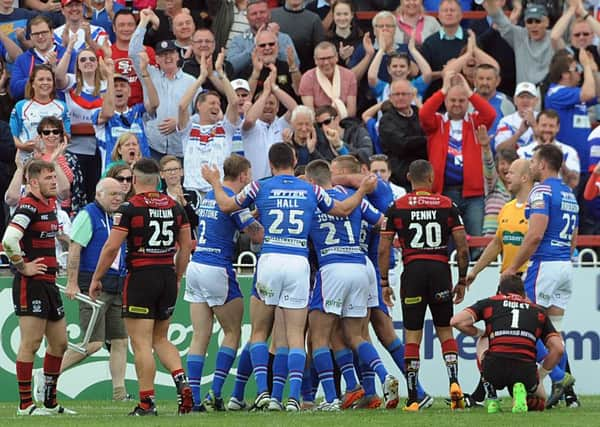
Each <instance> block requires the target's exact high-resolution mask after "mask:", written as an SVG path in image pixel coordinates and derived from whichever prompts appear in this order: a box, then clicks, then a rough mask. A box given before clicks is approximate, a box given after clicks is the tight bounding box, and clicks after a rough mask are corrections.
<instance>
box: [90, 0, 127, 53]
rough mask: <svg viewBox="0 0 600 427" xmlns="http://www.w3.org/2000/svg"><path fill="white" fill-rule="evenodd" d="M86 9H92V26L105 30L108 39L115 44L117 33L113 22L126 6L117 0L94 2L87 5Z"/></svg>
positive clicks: (95, 0) (98, 0) (96, 0)
mask: <svg viewBox="0 0 600 427" xmlns="http://www.w3.org/2000/svg"><path fill="white" fill-rule="evenodd" d="M85 7H86V8H90V7H91V10H90V11H88V13H91V15H92V19H91V20H90V24H92V25H95V26H97V27H102V28H104V31H106V34H108V39H109V40H110V42H111V43H114V42H115V32H114V30H113V21H114V19H115V15H116V14H117V13H118V12H119V11H120V10H123V9H124V8H125V6H124V5H122V4H121V3H119V2H117V1H115V0H94V1H92V2H90V3H86V4H85Z"/></svg>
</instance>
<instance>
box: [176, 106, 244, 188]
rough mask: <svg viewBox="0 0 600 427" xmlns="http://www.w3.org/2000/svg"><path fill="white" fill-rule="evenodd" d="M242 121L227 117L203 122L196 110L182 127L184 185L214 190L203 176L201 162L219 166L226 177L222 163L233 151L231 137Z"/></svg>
mask: <svg viewBox="0 0 600 427" xmlns="http://www.w3.org/2000/svg"><path fill="white" fill-rule="evenodd" d="M238 125H239V123H236V124H232V123H231V122H230V121H229V120H227V118H224V119H223V120H221V121H219V122H217V123H215V124H212V125H200V117H199V116H198V115H197V114H194V115H193V116H192V117H191V118H190V121H189V122H188V124H187V126H186V127H185V129H183V130H180V131H179V133H180V135H181V141H182V144H183V186H184V187H185V188H190V189H194V190H198V191H201V192H203V193H207V192H209V191H210V190H211V186H210V184H209V183H208V182H206V181H205V180H204V178H202V165H204V164H211V165H215V166H217V167H218V168H219V171H220V173H221V179H223V163H224V162H225V159H226V158H227V157H229V155H230V154H231V138H232V136H233V134H234V133H235V128H236V127H237V126H238Z"/></svg>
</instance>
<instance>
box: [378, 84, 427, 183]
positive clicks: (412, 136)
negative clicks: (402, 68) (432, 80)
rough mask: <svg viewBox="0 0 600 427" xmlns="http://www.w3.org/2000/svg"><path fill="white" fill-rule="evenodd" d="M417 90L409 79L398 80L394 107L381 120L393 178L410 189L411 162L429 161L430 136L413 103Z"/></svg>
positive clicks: (392, 99) (392, 93) (383, 145)
mask: <svg viewBox="0 0 600 427" xmlns="http://www.w3.org/2000/svg"><path fill="white" fill-rule="evenodd" d="M413 97H414V89H413V87H412V86H411V85H410V83H409V82H408V80H397V81H395V82H393V83H392V85H391V87H390V102H391V104H392V108H390V109H389V110H387V111H386V112H384V113H383V116H382V117H381V120H380V121H379V140H380V143H381V148H382V149H383V152H384V153H385V154H387V156H388V158H389V159H390V163H391V168H392V178H391V181H392V182H393V183H394V184H396V185H400V186H402V187H404V188H407V189H409V188H410V183H409V182H408V179H407V178H406V173H407V172H408V165H410V163H411V162H412V161H413V160H417V159H425V160H427V139H426V138H425V133H424V132H423V129H421V124H420V123H419V112H418V110H417V108H416V107H414V106H413V105H411V102H412V99H413Z"/></svg>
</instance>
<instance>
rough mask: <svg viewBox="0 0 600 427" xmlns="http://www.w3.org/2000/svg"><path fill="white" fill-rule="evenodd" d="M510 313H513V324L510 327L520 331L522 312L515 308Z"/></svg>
mask: <svg viewBox="0 0 600 427" xmlns="http://www.w3.org/2000/svg"><path fill="white" fill-rule="evenodd" d="M510 312H511V313H512V322H511V324H510V327H511V328H513V329H519V313H520V310H519V309H518V308H513V309H512V310H511V311H510Z"/></svg>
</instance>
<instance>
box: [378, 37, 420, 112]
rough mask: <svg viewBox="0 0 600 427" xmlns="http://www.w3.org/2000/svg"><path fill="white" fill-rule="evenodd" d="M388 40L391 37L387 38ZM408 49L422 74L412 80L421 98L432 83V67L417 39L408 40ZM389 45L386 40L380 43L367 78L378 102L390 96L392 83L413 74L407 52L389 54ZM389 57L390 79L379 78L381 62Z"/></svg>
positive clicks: (412, 84) (388, 70)
mask: <svg viewBox="0 0 600 427" xmlns="http://www.w3.org/2000/svg"><path fill="white" fill-rule="evenodd" d="M387 40H388V41H389V40H390V39H387ZM408 50H409V52H410V54H411V56H412V57H413V60H414V61H415V62H416V64H417V67H418V70H419V71H420V73H421V75H420V76H418V77H415V78H414V79H412V80H410V84H411V86H412V87H413V88H414V89H415V90H416V92H417V95H418V98H419V100H421V99H422V98H423V96H424V95H425V91H426V90H427V88H428V87H429V83H431V67H430V66H429V63H428V62H427V61H426V60H425V58H423V55H421V52H419V51H418V50H417V48H416V46H415V40H414V39H412V38H411V39H410V41H409V42H408ZM386 51H387V47H386V45H385V42H384V43H383V44H380V45H379V50H378V51H377V53H376V54H375V58H374V59H373V62H371V65H369V70H368V73H367V80H368V82H369V87H370V88H371V90H372V91H373V95H375V97H376V98H377V102H383V101H385V100H387V99H388V98H389V97H390V85H391V84H392V83H393V82H395V81H397V80H408V79H409V77H410V76H411V71H412V70H411V60H410V57H409V56H408V55H407V54H405V53H397V52H393V53H391V54H389V55H388V54H387V53H386ZM384 56H387V57H388V66H387V68H388V69H387V72H388V75H389V76H390V80H385V81H384V80H381V79H379V77H378V75H379V69H380V64H381V62H382V60H383V58H384Z"/></svg>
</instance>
